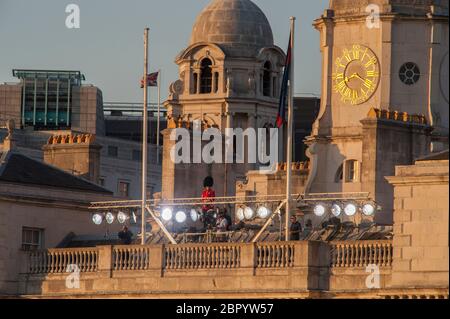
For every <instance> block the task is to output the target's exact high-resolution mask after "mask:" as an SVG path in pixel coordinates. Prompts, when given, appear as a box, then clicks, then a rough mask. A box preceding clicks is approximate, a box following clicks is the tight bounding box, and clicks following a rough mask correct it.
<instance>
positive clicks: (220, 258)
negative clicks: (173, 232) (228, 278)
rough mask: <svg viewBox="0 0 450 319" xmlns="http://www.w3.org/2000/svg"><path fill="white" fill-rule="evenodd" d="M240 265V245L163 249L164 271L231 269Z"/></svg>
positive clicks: (181, 246)
mask: <svg viewBox="0 0 450 319" xmlns="http://www.w3.org/2000/svg"><path fill="white" fill-rule="evenodd" d="M240 265H241V245H239V244H209V245H196V244H191V245H175V246H166V247H165V269H167V270H177V269H217V268H219V269H232V268H239V267H240Z"/></svg>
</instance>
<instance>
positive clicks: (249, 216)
mask: <svg viewBox="0 0 450 319" xmlns="http://www.w3.org/2000/svg"><path fill="white" fill-rule="evenodd" d="M244 216H245V219H247V220H250V219H253V217H255V211H254V210H253V209H252V208H251V207H248V206H247V207H245V209H244Z"/></svg>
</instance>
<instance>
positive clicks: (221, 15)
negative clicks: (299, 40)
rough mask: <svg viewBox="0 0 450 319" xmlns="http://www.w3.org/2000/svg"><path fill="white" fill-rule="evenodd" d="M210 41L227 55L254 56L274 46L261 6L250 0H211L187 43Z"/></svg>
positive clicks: (270, 29)
mask: <svg viewBox="0 0 450 319" xmlns="http://www.w3.org/2000/svg"><path fill="white" fill-rule="evenodd" d="M200 42H209V43H215V44H217V45H219V46H220V47H221V48H222V49H223V50H224V51H225V53H226V54H227V55H229V56H234V57H253V56H256V54H257V52H258V51H259V50H260V49H262V48H265V47H271V46H273V33H272V28H271V27H270V24H269V21H268V20H267V17H266V16H265V14H264V13H263V12H262V11H261V9H260V8H259V7H258V6H257V5H256V4H254V3H253V2H252V1H250V0H213V1H212V2H211V3H210V4H209V5H208V6H207V7H206V8H205V9H204V10H203V11H202V12H201V13H200V15H199V16H198V17H197V20H196V22H195V24H194V27H193V30H192V36H191V40H190V45H193V44H196V43H200Z"/></svg>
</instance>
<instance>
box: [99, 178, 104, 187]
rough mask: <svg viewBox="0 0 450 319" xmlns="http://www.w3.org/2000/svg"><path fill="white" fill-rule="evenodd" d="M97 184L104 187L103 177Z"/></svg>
mask: <svg viewBox="0 0 450 319" xmlns="http://www.w3.org/2000/svg"><path fill="white" fill-rule="evenodd" d="M98 183H99V184H100V186H102V187H104V186H105V178H104V177H100V179H99V181H98Z"/></svg>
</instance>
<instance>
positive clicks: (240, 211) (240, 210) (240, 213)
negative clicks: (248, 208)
mask: <svg viewBox="0 0 450 319" xmlns="http://www.w3.org/2000/svg"><path fill="white" fill-rule="evenodd" d="M236 218H237V219H238V220H239V221H243V220H244V219H245V215H244V208H243V207H239V208H238V209H237V210H236Z"/></svg>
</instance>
